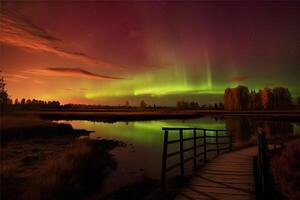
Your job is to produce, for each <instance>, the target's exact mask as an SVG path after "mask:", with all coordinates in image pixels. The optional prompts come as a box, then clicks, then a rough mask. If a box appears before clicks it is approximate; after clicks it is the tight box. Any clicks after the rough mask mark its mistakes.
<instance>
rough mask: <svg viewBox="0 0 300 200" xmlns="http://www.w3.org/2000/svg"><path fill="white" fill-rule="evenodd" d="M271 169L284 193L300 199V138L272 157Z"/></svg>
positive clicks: (296, 199) (288, 197)
mask: <svg viewBox="0 0 300 200" xmlns="http://www.w3.org/2000/svg"><path fill="white" fill-rule="evenodd" d="M271 170H272V174H273V177H274V180H275V182H276V183H277V184H278V186H279V189H280V190H281V191H282V193H283V195H284V196H285V197H286V198H287V199H291V200H298V199H300V190H299V188H300V139H298V140H295V141H293V142H291V143H290V144H288V146H287V147H286V148H285V149H283V151H282V152H281V153H280V154H279V155H277V156H275V157H274V158H272V160H271Z"/></svg>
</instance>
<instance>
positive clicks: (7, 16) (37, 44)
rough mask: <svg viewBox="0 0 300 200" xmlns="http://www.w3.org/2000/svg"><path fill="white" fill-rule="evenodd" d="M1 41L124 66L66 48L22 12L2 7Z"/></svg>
mask: <svg viewBox="0 0 300 200" xmlns="http://www.w3.org/2000/svg"><path fill="white" fill-rule="evenodd" d="M0 35H1V37H0V43H3V44H7V45H12V46H17V47H22V48H28V49H31V50H34V51H38V52H47V53H52V54H55V55H57V56H60V57H63V58H66V59H69V60H73V61H78V62H81V63H85V64H90V65H99V66H101V67H109V68H111V67H114V68H123V67H121V66H117V65H114V64H111V63H107V62H103V61H99V60H96V59H93V58H91V57H89V56H88V55H86V54H84V53H81V52H76V51H71V50H68V49H66V48H64V44H63V41H62V40H61V39H59V38H56V37H54V36H52V35H51V34H50V33H48V32H47V31H46V30H44V29H43V28H41V27H39V26H37V25H35V24H34V23H32V22H31V21H29V20H28V19H26V18H25V17H24V16H23V15H21V14H20V13H17V12H16V11H12V10H6V9H1V12H0Z"/></svg>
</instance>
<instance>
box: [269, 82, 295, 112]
mask: <svg viewBox="0 0 300 200" xmlns="http://www.w3.org/2000/svg"><path fill="white" fill-rule="evenodd" d="M272 92H273V107H274V108H279V109H280V108H281V109H282V108H288V107H290V106H291V104H292V96H291V93H290V91H289V90H288V89H287V88H284V87H275V88H273V90H272Z"/></svg>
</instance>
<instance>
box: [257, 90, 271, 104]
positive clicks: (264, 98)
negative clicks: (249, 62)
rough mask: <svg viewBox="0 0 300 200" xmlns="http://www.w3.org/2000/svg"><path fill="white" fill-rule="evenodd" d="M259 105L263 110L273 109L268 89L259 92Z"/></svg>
mask: <svg viewBox="0 0 300 200" xmlns="http://www.w3.org/2000/svg"><path fill="white" fill-rule="evenodd" d="M259 94H260V99H261V105H262V107H263V109H270V108H273V93H272V90H271V89H270V88H264V89H262V90H259Z"/></svg>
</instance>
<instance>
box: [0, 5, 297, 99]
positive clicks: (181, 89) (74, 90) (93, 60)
mask: <svg viewBox="0 0 300 200" xmlns="http://www.w3.org/2000/svg"><path fill="white" fill-rule="evenodd" d="M299 8H300V4H299V3H298V2H286V3H284V2H276V3H275V2H269V3H267V2H256V3H250V2H213V3H207V2H112V3H109V2H97V1H93V2H80V1H76V2H73V1H72V2H70V1H66V2H63V1H59V2H51V1H48V2H27V1H24V2H13V3H11V2H3V1H2V2H1V18H0V22H1V30H0V33H1V37H0V43H1V53H0V59H1V63H0V64H1V69H2V70H3V71H4V75H5V77H6V80H7V82H8V86H7V87H8V90H9V93H10V95H11V96H12V97H13V98H16V97H17V98H22V97H25V98H38V99H44V100H60V101H62V102H63V103H67V102H73V103H103V104H122V103H123V102H125V99H129V100H130V101H132V102H137V101H140V100H141V99H146V101H148V102H151V103H158V104H159V102H163V104H172V105H173V104H174V102H175V101H176V100H180V99H191V100H199V101H201V99H206V100H207V101H208V100H211V99H217V100H219V99H220V98H219V97H218V98H215V96H218V95H220V94H221V92H222V91H223V90H224V89H225V88H226V87H229V86H234V85H237V84H244V85H247V86H249V88H252V89H258V88H260V87H263V86H265V85H274V86H276V85H283V86H286V87H289V88H290V90H291V91H292V93H293V94H294V95H299V94H300V87H299V79H298V78H297V76H296V75H295V74H300V69H299V68H300V67H299V64H300V62H299V54H300V45H299V44H300V14H299Z"/></svg>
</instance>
